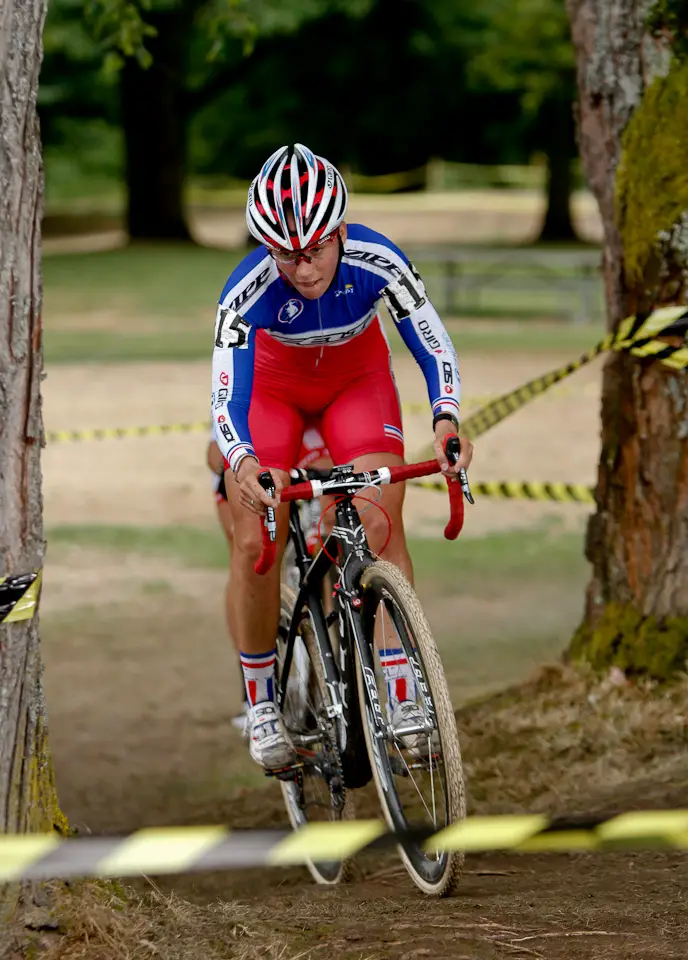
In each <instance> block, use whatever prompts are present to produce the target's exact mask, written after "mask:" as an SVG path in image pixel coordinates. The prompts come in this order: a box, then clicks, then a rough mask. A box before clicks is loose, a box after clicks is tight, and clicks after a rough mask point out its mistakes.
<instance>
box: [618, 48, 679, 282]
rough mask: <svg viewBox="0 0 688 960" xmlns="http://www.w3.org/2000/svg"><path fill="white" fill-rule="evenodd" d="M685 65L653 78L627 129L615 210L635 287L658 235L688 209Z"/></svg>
mask: <svg viewBox="0 0 688 960" xmlns="http://www.w3.org/2000/svg"><path fill="white" fill-rule="evenodd" d="M687 97H688V64H681V63H679V62H677V61H675V62H674V64H673V65H672V68H671V70H670V71H669V73H668V75H667V76H666V77H657V78H656V79H655V80H654V81H653V82H652V84H651V85H650V87H649V88H648V90H647V91H646V93H645V96H644V97H643V100H642V102H641V104H640V106H639V107H638V108H637V110H636V111H635V113H634V114H633V116H632V117H631V120H630V122H629V124H628V126H627V127H626V130H625V132H624V136H623V143H622V154H621V162H620V164H619V168H618V170H617V175H616V206H617V217H618V224H619V230H620V232H621V236H622V238H623V243H624V260H625V269H626V276H627V279H628V282H629V283H631V284H634V283H638V282H639V281H640V280H641V279H642V278H643V276H644V274H645V272H646V269H647V267H648V265H649V264H650V261H651V260H652V258H653V256H654V254H655V252H656V250H657V247H658V244H659V242H660V240H661V235H666V234H667V233H668V232H669V231H671V229H672V227H674V226H675V225H676V224H677V223H678V222H679V221H680V219H681V217H682V216H683V215H684V213H685V211H686V210H688V167H687V166H686V155H687V154H688V112H687V111H686V98H687Z"/></svg>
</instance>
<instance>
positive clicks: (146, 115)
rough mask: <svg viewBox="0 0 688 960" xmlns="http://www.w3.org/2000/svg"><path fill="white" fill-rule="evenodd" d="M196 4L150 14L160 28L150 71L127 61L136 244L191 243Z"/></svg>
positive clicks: (128, 156) (130, 214)
mask: <svg viewBox="0 0 688 960" xmlns="http://www.w3.org/2000/svg"><path fill="white" fill-rule="evenodd" d="M190 6H191V5H190V4H188V3H186V4H180V5H179V6H178V7H175V8H174V9H171V10H167V11H164V12H161V13H158V14H150V15H149V16H147V19H148V20H149V21H150V22H151V24H152V25H153V26H154V27H155V28H156V29H157V31H158V33H157V36H156V37H154V38H153V39H152V40H151V41H149V43H148V46H149V48H150V52H151V54H152V57H153V62H152V64H151V65H150V66H149V67H148V68H147V69H144V68H143V67H141V66H140V65H139V64H138V62H137V61H136V60H134V59H133V58H129V59H127V61H126V63H125V65H124V67H123V69H122V76H121V103H122V125H123V128H124V141H125V169H126V181H127V193H128V202H127V226H128V230H129V235H130V237H131V238H132V239H134V240H190V239H191V235H190V233H189V228H188V226H187V223H186V219H185V216H184V198H183V191H184V179H185V175H186V142H187V141H186V135H187V117H186V103H185V99H184V98H185V93H184V80H185V71H186V57H187V48H188V44H189V31H190V28H191V21H192V19H193V11H192V10H191V9H190Z"/></svg>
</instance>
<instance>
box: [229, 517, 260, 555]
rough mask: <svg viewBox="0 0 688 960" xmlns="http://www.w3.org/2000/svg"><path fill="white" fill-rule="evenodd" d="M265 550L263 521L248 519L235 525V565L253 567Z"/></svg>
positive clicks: (233, 552)
mask: <svg viewBox="0 0 688 960" xmlns="http://www.w3.org/2000/svg"><path fill="white" fill-rule="evenodd" d="M262 549H263V540H262V532H261V521H260V519H259V518H258V517H256V516H251V517H247V518H246V519H245V520H243V521H242V522H241V523H236V524H235V525H234V545H233V551H232V556H233V560H232V562H233V563H237V562H238V563H242V562H244V563H248V564H251V565H253V564H254V563H255V562H256V560H257V559H258V558H259V557H260V554H261V551H262Z"/></svg>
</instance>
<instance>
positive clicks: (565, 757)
mask: <svg viewBox="0 0 688 960" xmlns="http://www.w3.org/2000/svg"><path fill="white" fill-rule="evenodd" d="M565 359H567V357H566V356H563V355H560V354H558V353H557V354H555V353H553V354H551V355H549V356H543V355H542V354H539V355H537V356H535V357H524V356H521V355H516V356H507V357H505V356H504V355H503V354H501V355H499V356H497V357H494V358H493V357H489V356H484V355H474V356H471V357H470V362H467V363H466V364H465V380H466V382H465V389H466V395H467V396H468V397H470V396H471V395H473V396H478V395H484V394H490V393H494V392H497V391H502V390H504V389H507V388H508V387H510V386H515V385H517V384H518V383H520V382H522V381H523V380H525V379H527V378H528V377H530V376H533V375H536V374H537V373H540V372H542V371H543V370H546V369H549V367H550V366H555V365H557V364H558V363H560V362H561V361H563V360H565ZM400 360H401V362H399V361H397V368H398V371H399V381H400V383H401V384H402V387H403V396H404V399H405V400H406V401H409V402H411V401H416V400H422V399H423V393H424V391H423V384H422V380H421V379H420V376H419V375H418V374H417V371H416V370H415V366H414V365H413V361H405V358H400ZM206 377H207V369H206V365H205V364H189V365H175V364H157V365H136V366H129V367H127V366H116V365H113V366H109V365H108V366H102V367H99V366H81V367H76V366H75V367H54V368H52V369H51V370H50V372H49V376H48V379H47V380H46V382H45V385H44V386H45V418H46V426H47V427H48V428H49V429H58V428H64V427H69V428H78V427H86V426H89V427H90V426H112V425H130V424H140V423H155V422H159V423H163V422H171V421H174V420H181V421H189V420H196V419H203V418H204V414H205V410H204V406H205V404H204V402H203V400H202V397H203V396H204V395H205V385H206V384H205V381H206ZM569 384H570V386H568V385H567V386H566V387H565V388H561V389H559V390H558V391H556V392H553V393H552V394H551V395H550V396H548V397H545V398H542V399H540V400H538V401H537V402H535V403H533V404H532V405H531V406H530V407H528V408H527V409H526V410H524V411H521V412H520V413H518V414H516V415H514V417H513V418H511V419H510V420H509V421H507V422H505V423H504V424H502V425H501V426H500V427H498V428H496V429H495V430H494V431H491V432H490V433H488V434H487V435H486V436H485V437H484V438H483V439H481V440H480V441H479V443H478V444H477V447H476V449H477V452H476V460H475V469H474V470H473V471H472V474H473V476H474V477H475V478H476V479H502V478H505V477H511V478H519V479H552V480H569V481H573V482H581V483H589V482H592V481H593V480H594V470H595V462H596V458H597V454H598V440H597V407H598V403H599V365H596V366H594V367H590V368H588V369H586V370H585V371H583V372H582V373H579V374H578V375H576V377H575V378H573V379H572V380H571V381H569ZM562 423H565V424H566V430H565V431H562V430H561V426H560V425H561V424H562ZM406 431H407V436H408V440H409V448H410V450H414V449H417V448H420V447H421V446H422V445H423V444H424V443H425V442H426V440H427V436H426V430H425V418H423V417H422V416H421V417H420V418H416V417H407V420H406ZM204 443H205V437H204V436H203V435H202V434H196V435H191V436H185V437H170V438H167V439H145V440H127V441H108V442H103V443H100V444H64V445H56V446H54V447H52V448H49V449H48V450H46V452H45V456H44V471H45V512H46V522H47V525H48V526H49V527H50V526H52V525H55V524H67V523H73V524H88V523H101V524H146V525H165V524H170V523H178V524H191V525H201V526H202V525H206V524H207V525H210V524H213V523H214V522H215V517H214V508H213V503H212V498H211V497H210V495H209V490H208V482H207V477H206V476H205V467H204V464H203V452H204ZM408 506H409V509H408V515H409V526H410V527H411V529H413V530H415V531H416V532H417V531H423V530H427V529H429V528H430V526H431V525H433V524H436V523H437V522H439V521H440V520H441V519H442V518H443V517H444V514H445V509H446V505H445V503H444V498H443V497H439V496H437V497H435V496H434V495H432V494H428V493H423V492H420V491H418V492H416V493H414V494H413V495H412V496H410V497H409V505H408ZM561 509H562V508H561V507H559V506H554V507H551V506H550V507H548V506H547V505H540V504H522V503H508V502H500V501H492V500H488V499H482V500H481V501H480V502H479V504H478V505H477V506H476V507H475V508H474V511H473V512H472V513H470V512H469V518H468V521H467V524H468V526H467V532H468V534H469V535H479V534H481V533H484V532H487V531H490V530H493V529H499V528H504V527H512V528H515V527H518V526H520V525H529V524H532V523H533V522H534V521H535V520H538V519H541V518H542V517H543V516H545V515H547V514H548V513H554V512H556V514H557V515H561ZM586 514H587V509H586V508H581V507H572V508H570V511H569V512H567V513H566V516H568V517H569V521H570V523H571V524H572V525H574V526H577V527H579V526H580V524H581V523H582V522H583V520H584V517H585V515H586ZM433 529H436V527H435V526H433ZM223 588H224V575H223V574H221V573H219V572H214V571H206V570H193V569H188V568H184V569H183V570H182V569H181V568H180V567H179V566H177V565H176V563H175V561H174V560H172V559H168V558H166V557H158V558H156V559H150V558H144V557H141V556H137V555H133V554H122V553H113V552H112V551H108V550H100V551H99V550H96V549H93V548H88V549H86V548H80V547H78V546H62V545H58V546H56V547H51V546H49V555H48V566H47V574H46V584H45V589H44V595H43V601H42V616H43V618H44V627H43V635H44V647H45V661H46V675H45V682H46V691H47V697H48V702H49V704H50V711H51V738H52V744H53V750H54V758H55V768H56V771H57V782H58V789H59V791H60V795H61V801H62V805H63V808H64V809H65V811H66V813H67V815H68V816H69V818H70V821H71V823H72V824H73V826H75V827H77V828H78V829H80V830H81V831H87V832H88V831H90V832H94V833H99V832H113V831H117V832H127V831H130V830H134V829H136V828H139V827H142V826H146V825H155V824H194V823H217V822H223V823H228V824H230V825H233V826H235V827H261V826H274V825H278V824H279V825H284V824H285V814H284V811H283V808H282V806H281V801H280V797H279V792H278V790H277V787H276V785H275V784H274V783H271V782H266V780H265V778H264V777H263V776H262V775H261V773H260V771H258V770H257V769H256V768H255V767H254V766H253V765H252V764H251V763H250V761H249V760H248V759H247V755H246V748H245V745H244V744H243V742H242V740H241V738H240V736H239V734H238V732H237V731H236V730H235V729H234V728H233V727H232V726H231V723H230V721H231V716H232V714H233V708H234V706H235V704H236V702H237V696H238V689H237V683H236V669H235V663H234V654H233V653H232V651H231V648H230V647H229V645H228V643H227V641H226V638H225V632H224V624H223V622H222V613H221V609H220V604H219V603H217V602H209V598H212V597H215V598H217V597H219V596H221V592H222V590H223ZM523 602H524V603H525V602H529V603H533V604H534V603H535V601H534V600H533V599H531V600H530V601H526V600H523ZM615 695H616V694H615ZM604 696H606V694H604V693H602V694H601V693H600V692H599V690H597V689H595V690H593V691H592V692H591V690H590V689H588V688H587V687H585V685H583V686H581V685H580V684H579V685H578V686H576V685H575V683H574V685H573V686H571V685H570V684H569V686H566V685H565V684H562V685H560V687H557V686H556V685H555V686H554V688H552V689H550V688H549V687H547V686H545V688H543V689H540V688H538V687H537V686H535V687H532V688H527V687H526V688H524V689H523V690H522V692H521V694H520V695H519V700H518V703H517V704H516V706H514V705H513V704H512V705H511V706H509V707H508V708H507V707H504V706H503V704H502V703H501V701H500V698H496V699H495V700H494V701H489V702H488V703H487V705H486V704H482V705H481V704H478V705H477V706H474V707H471V706H467V707H465V708H464V709H463V710H462V713H461V716H460V720H461V727H462V738H463V746H464V753H465V761H466V764H467V773H468V782H469V793H470V805H471V810H472V811H473V812H480V813H486V812H507V811H511V810H534V809H537V810H548V811H551V812H554V813H557V812H558V813H561V812H565V811H567V810H568V809H569V808H570V807H571V805H573V809H574V810H586V809H590V808H591V807H592V808H600V807H607V808H610V809H613V808H614V807H615V806H618V805H621V806H631V807H642V806H643V805H644V804H647V805H653V806H654V805H656V806H666V805H669V804H673V805H681V804H682V803H684V802H685V801H684V800H683V798H684V797H685V796H686V787H687V786H688V768H687V767H686V764H685V762H684V761H685V742H686V732H685V730H686V728H685V709H684V706H682V705H681V704H683V705H684V704H685V692H684V694H683V700H681V699H680V698H679V700H678V701H677V702H676V703H674V702H673V701H672V702H671V703H668V704H666V703H664V701H658V703H659V706H655V705H654V701H653V700H652V697H651V696H650V695H648V697H647V698H645V699H643V695H641V694H640V693H638V694H635V693H633V692H632V691H631V692H629V693H625V692H624V691H622V692H621V693H619V694H618V696H619V698H620V699H618V700H615V701H614V702H613V703H612V705H611V706H610V707H609V709H608V710H607V709H606V708H605V710H603V711H602V712H601V713H600V715H599V716H596V715H595V714H594V711H595V709H597V708H596V707H594V704H596V703H598V700H599V698H600V697H604ZM624 697H625V698H626V699H624ZM567 698H568V699H567ZM562 703H565V708H564V707H562V706H561V704H562ZM548 704H549V706H548ZM552 704H555V705H556V710H554V707H552ZM552 710H554V712H552ZM548 711H550V712H549V713H548ZM358 811H359V815H362V816H366V815H377V806H376V801H375V798H374V797H373V796H372V795H371V794H370V792H369V791H364V792H363V793H362V794H361V796H360V797H359V800H358ZM359 867H360V872H359V876H358V879H357V880H356V881H355V882H354V883H352V884H351V885H348V886H345V887H342V888H338V889H336V890H322V889H319V888H316V887H315V886H314V885H312V883H311V881H310V879H309V878H308V877H307V875H306V874H305V872H304V871H303V870H301V869H297V868H290V869H283V870H272V871H246V872H235V873H228V874H202V875H189V876H184V877H172V878H158V879H157V880H156V881H155V883H156V889H155V890H152V888H151V887H150V885H149V884H148V883H147V882H145V881H143V880H141V881H137V882H135V883H134V885H133V887H134V889H135V890H136V891H138V894H137V895H141V896H142V897H143V900H142V901H141V903H142V906H140V907H138V908H137V909H139V910H140V911H142V912H141V913H140V916H141V917H143V918H144V919H143V920H141V921H140V922H141V923H144V920H145V924H149V925H150V924H152V925H153V926H152V927H150V929H149V928H148V927H146V928H145V929H146V930H148V932H147V933H141V934H140V935H139V934H138V933H137V937H138V938H139V939H137V940H136V941H135V942H134V941H132V942H131V943H129V942H128V940H127V937H130V936H133V933H132V931H134V930H139V927H138V926H135V925H133V923H129V924H127V926H126V929H124V928H122V929H120V928H116V927H113V931H114V932H113V933H110V934H108V935H107V936H106V937H104V938H101V936H100V933H99V932H98V931H101V932H102V930H103V929H107V923H106V922H105V920H103V921H102V923H101V922H100V921H99V923H100V926H98V925H97V930H95V931H91V934H90V939H89V944H90V946H89V948H88V951H87V952H86V953H85V954H83V953H79V952H78V950H81V949H82V946H83V940H79V939H78V937H77V938H76V939H72V940H70V938H69V937H68V938H66V939H65V940H64V941H60V943H61V945H60V946H59V948H58V947H55V950H56V952H55V953H54V954H51V956H54V957H55V958H58V957H59V958H65V960H67V958H70V960H72V958H76V957H77V956H82V955H83V956H88V957H89V960H91V958H92V960H99V958H101V957H102V958H103V960H111V958H112V957H113V956H118V957H120V956H121V957H132V958H138V957H151V956H153V955H155V956H160V957H165V958H170V960H172V958H177V957H179V958H184V960H187V958H188V960H190V958H191V957H194V958H195V957H197V956H201V955H202V956H204V957H211V958H212V957H236V958H239V960H242V958H246V960H248V958H249V957H251V958H252V957H267V958H275V960H277V958H278V957H279V958H280V960H289V958H294V960H295V958H297V957H298V958H305V957H308V958H311V957H312V958H314V960H316V958H318V957H320V956H323V955H326V954H327V953H334V954H335V955H337V956H342V957H346V958H351V960H378V958H380V960H382V958H395V960H415V958H424V957H433V958H438V960H443V958H452V960H454V958H466V960H468V958H470V960H492V958H503V957H515V958H523V960H528V958H530V957H537V958H547V960H549V958H551V960H569V958H570V960H583V958H585V960H597V958H600V960H612V958H613V960H625V958H628V960H651V958H652V960H654V958H656V960H669V958H679V957H685V956H686V954H687V953H688V922H687V918H686V895H687V893H688V882H687V881H686V871H685V860H684V859H683V855H677V854H665V853H632V854H626V855H620V854H614V855H590V854H572V855H556V856H527V855H522V856H509V855H506V854H498V855H493V854H490V855H481V856H475V857H470V858H469V859H468V861H467V865H466V873H465V879H464V883H463V886H462V888H461V890H460V892H459V894H458V896H456V897H455V898H453V899H451V900H448V901H443V902H436V901H428V900H427V899H425V898H423V896H422V895H421V894H419V893H417V892H416V891H415V889H414V888H413V887H412V885H411V884H410V882H409V881H408V880H407V878H406V876H405V874H404V872H403V870H402V869H401V868H400V867H399V864H398V862H397V860H396V858H395V857H394V856H393V855H392V854H384V855H380V854H378V855H376V856H375V857H373V856H371V855H367V856H364V857H362V858H361V862H360V864H359ZM132 896H133V894H132ZM79 909H80V910H81V914H82V921H81V922H82V923H83V922H84V921H83V905H82V907H80V908H79ZM127 909H133V908H127ZM124 916H127V914H126V913H125V914H124ZM161 917H162V918H163V919H161ZM165 917H167V918H169V922H168V921H167V920H164V918H165ZM145 918H147V919H145ZM108 922H109V921H108ZM112 922H113V923H114V922H115V921H114V920H113V921H112ZM117 922H119V923H121V919H120V920H118V921H117ZM138 922H139V921H137V923H138ZM145 924H144V925H145ZM103 925H104V926H103ZM118 929H120V932H119V933H117V930H118ZM151 931H152V932H151ZM156 931H157V932H156ZM230 931H233V932H231V936H230ZM75 937H76V934H75ZM113 937H115V939H116V938H117V937H119V938H120V946H119V947H118V950H117V951H116V952H115V953H114V954H113V953H112V950H113V947H112V942H113ZM151 937H152V938H153V939H152V940H151V939H150V938H151ZM204 938H207V939H204ZM77 941H78V942H77ZM149 942H150V943H153V947H154V948H155V949H153V947H151V948H149V947H146V946H143V947H142V946H141V944H142V943H143V944H144V945H145V944H146V943H149ZM156 943H157V946H156ZM70 944H71V946H70ZM80 944H81V946H80ZM182 944H186V946H184V947H182ZM201 944H202V945H203V946H202V949H201ZM206 944H207V945H206ZM70 951H72V952H70Z"/></svg>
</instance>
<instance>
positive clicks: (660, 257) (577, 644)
mask: <svg viewBox="0 0 688 960" xmlns="http://www.w3.org/2000/svg"><path fill="white" fill-rule="evenodd" d="M653 6H656V4H653V3H647V2H646V0H567V8H568V12H569V16H570V19H571V25H572V35H573V40H574V44H575V47H576V53H577V61H578V88H579V105H578V111H579V115H578V134H579V144H580V149H581V154H582V159H583V164H584V167H585V171H586V175H587V179H588V182H589V184H590V186H591V188H592V190H593V192H594V193H595V196H596V198H597V201H598V203H599V206H600V211H601V215H602V219H603V221H604V278H605V288H606V300H607V311H608V323H609V328H610V329H613V328H614V327H615V326H616V324H618V322H619V321H620V320H622V319H623V318H624V317H626V316H629V315H630V314H635V313H640V312H643V311H650V310H651V309H652V308H653V307H654V306H660V305H668V304H681V303H685V302H686V278H687V277H688V272H687V267H688V242H687V240H688V230H687V229H686V215H685V212H686V211H688V188H687V186H686V181H688V178H687V177H686V173H685V170H686V166H685V157H686V151H687V150H688V123H687V122H686V120H685V119H684V120H682V119H681V114H684V115H685V96H686V92H688V84H686V82H685V78H684V74H685V67H684V65H683V63H682V61H681V58H680V56H678V55H676V51H672V38H671V32H670V31H662V34H663V38H662V42H661V44H660V42H659V41H658V40H656V39H655V38H653V37H651V36H650V34H649V30H648V26H647V20H646V18H647V16H648V12H649V11H650V10H651V8H652V7H653ZM677 104H680V107H679V109H678V110H677ZM596 496H597V511H596V513H595V515H594V516H593V517H592V518H591V521H590V524H589V528H588V537H587V547H586V553H587V557H588V560H589V561H590V562H591V564H592V567H593V572H592V579H591V582H590V584H589V587H588V590H587V598H586V610H585V619H584V622H583V624H582V625H581V627H580V628H579V630H578V632H577V634H576V636H575V637H574V640H573V642H572V646H571V655H572V656H573V657H574V659H576V658H585V659H588V660H590V661H592V662H593V664H595V665H596V666H599V667H603V666H606V665H609V664H617V665H619V666H620V667H622V668H623V669H625V670H627V671H629V672H630V673H635V674H647V675H650V676H654V677H656V678H658V679H665V678H667V677H668V676H669V675H670V674H671V673H672V672H673V671H675V670H677V669H682V668H683V667H684V666H685V662H686V658H687V656H688V375H687V374H686V373H685V371H681V372H673V371H671V370H670V369H669V368H667V367H666V366H663V365H662V364H660V363H653V362H651V361H646V360H643V361H639V360H637V359H633V358H631V357H630V356H629V355H626V354H614V355H611V356H610V357H609V359H608V360H607V362H606V364H605V368H604V373H603V392H602V452H601V457H600V462H599V468H598V484H597V495H596Z"/></svg>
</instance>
